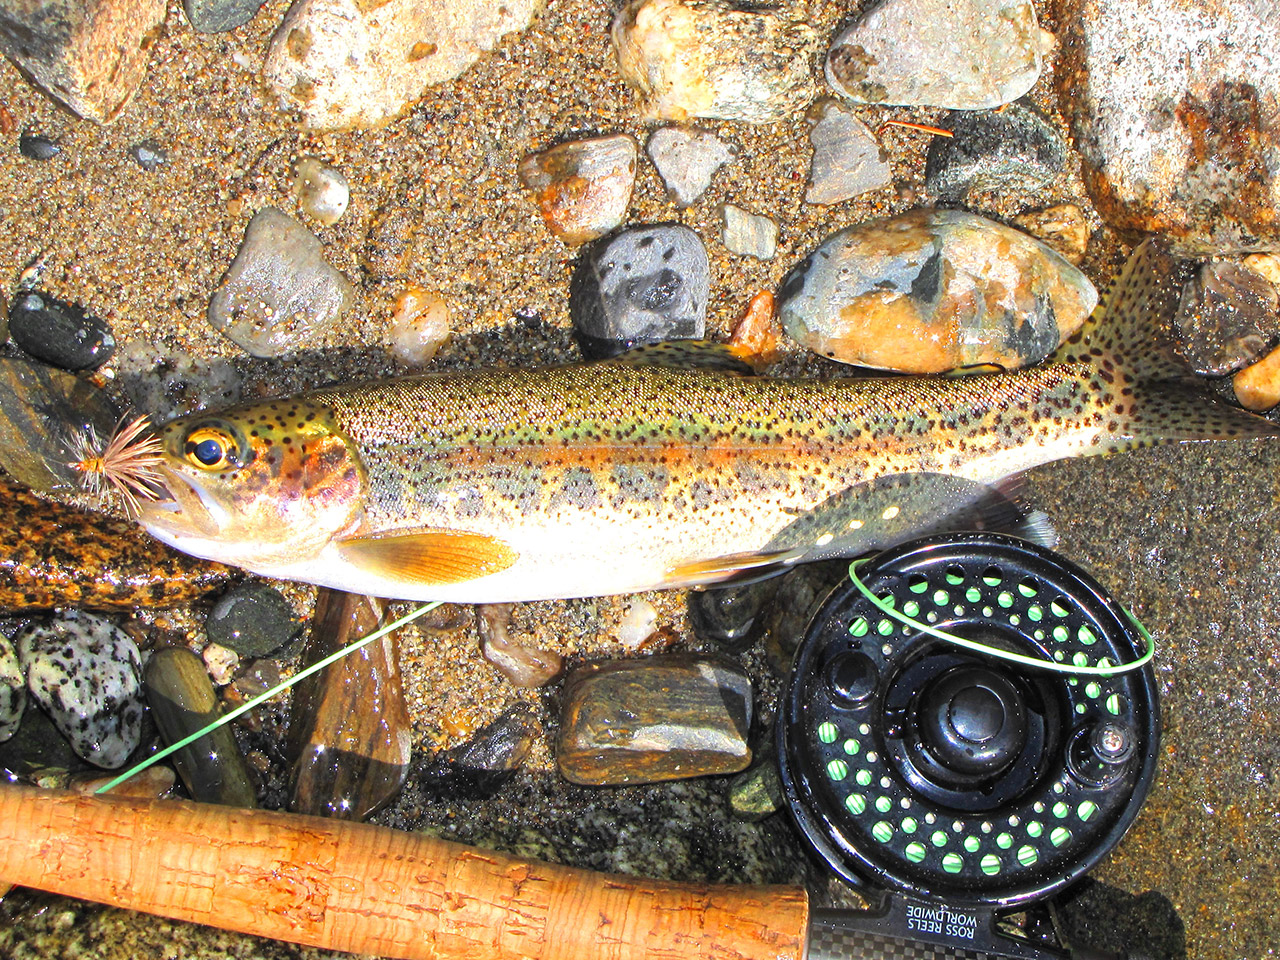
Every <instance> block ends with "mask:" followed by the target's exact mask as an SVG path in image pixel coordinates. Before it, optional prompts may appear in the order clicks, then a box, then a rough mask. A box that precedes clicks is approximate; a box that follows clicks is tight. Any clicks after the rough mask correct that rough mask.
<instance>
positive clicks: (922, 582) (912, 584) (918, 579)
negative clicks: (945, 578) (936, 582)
mask: <svg viewBox="0 0 1280 960" xmlns="http://www.w3.org/2000/svg"><path fill="white" fill-rule="evenodd" d="M907 588H908V589H909V590H910V591H911V592H912V593H924V592H925V591H926V590H928V589H929V578H928V577H926V576H925V575H924V574H923V573H913V574H912V575H911V579H910V580H908V581H907Z"/></svg>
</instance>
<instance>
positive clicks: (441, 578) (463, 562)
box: [335, 530, 518, 586]
mask: <svg viewBox="0 0 1280 960" xmlns="http://www.w3.org/2000/svg"><path fill="white" fill-rule="evenodd" d="M335 543H336V545H337V547H338V553H339V555H340V556H341V557H342V558H343V559H344V560H346V561H347V562H348V563H350V564H351V565H352V566H355V567H358V568H359V569H360V570H363V571H365V572H368V573H372V574H376V575H377V576H379V577H382V578H384V579H387V580H391V581H394V582H397V583H405V584H413V585H424V586H439V585H444V584H451V583H464V582H466V581H467V580H475V579H478V578H480V577H484V576H488V575H489V574H491V573H500V572H502V571H503V570H506V569H507V568H508V567H510V566H511V565H512V564H513V563H515V562H516V560H517V559H518V557H517V554H516V552H515V551H514V550H512V549H511V547H509V546H508V545H507V544H506V543H504V542H502V541H501V540H498V539H497V538H495V537H490V536H487V535H485V534H482V533H470V532H468V531H464V530H421V531H411V532H405V533H401V534H391V535H383V536H375V537H348V538H345V539H341V540H337V541H335Z"/></svg>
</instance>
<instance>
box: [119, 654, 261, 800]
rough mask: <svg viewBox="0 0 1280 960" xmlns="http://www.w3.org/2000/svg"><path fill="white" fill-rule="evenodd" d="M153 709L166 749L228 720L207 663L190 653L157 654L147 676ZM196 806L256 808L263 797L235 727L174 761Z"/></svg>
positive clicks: (209, 735)
mask: <svg viewBox="0 0 1280 960" xmlns="http://www.w3.org/2000/svg"><path fill="white" fill-rule="evenodd" d="M143 683H144V686H145V689H146V693H147V703H148V704H149V705H150V706H151V715H152V717H153V718H154V719H155V722H156V727H157V728H159V730H160V736H161V737H162V738H163V740H164V742H165V743H166V744H173V743H177V742H178V741H179V740H183V739H185V738H187V737H189V736H190V735H191V734H193V733H195V732H196V731H198V730H202V729H204V728H205V727H206V726H208V725H209V724H210V723H212V722H213V721H215V720H217V719H218V718H219V717H221V716H222V708H221V706H220V704H219V703H218V694H217V692H216V691H215V690H214V688H213V684H212V683H211V682H210V681H209V674H208V673H207V672H206V671H205V667H204V663H203V662H202V661H201V659H200V658H199V657H198V656H196V655H195V654H194V653H192V652H191V651H190V650H188V649H186V648H185V647H164V648H162V649H160V650H157V651H155V652H154V653H152V654H151V657H150V659H149V660H148V661H147V669H146V670H145V671H144V673H143ZM170 762H171V763H172V764H173V765H174V768H175V769H176V770H177V771H178V776H179V777H181V778H182V785H183V786H184V787H186V788H187V792H188V793H189V794H191V798H192V799H193V800H197V801H199V802H200V803H221V804H225V805H227V806H231V807H256V806H257V805H258V800H257V791H256V790H255V789H254V786H253V781H252V780H251V779H250V778H249V769H248V767H246V766H245V762H244V756H243V754H241V752H240V747H239V746H238V745H237V743H236V738H235V734H234V733H232V731H231V727H230V726H229V725H226V724H224V725H223V726H220V727H217V728H215V729H214V730H212V731H210V732H209V733H206V734H205V735H204V736H202V737H200V738H198V739H196V740H193V741H192V742H191V743H189V744H187V745H186V746H185V747H182V748H181V749H179V750H176V751H174V753H172V754H171V755H170Z"/></svg>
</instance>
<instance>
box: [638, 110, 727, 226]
mask: <svg viewBox="0 0 1280 960" xmlns="http://www.w3.org/2000/svg"><path fill="white" fill-rule="evenodd" d="M645 152H646V153H648V154H649V159H650V160H652V161H653V165H654V166H655V167H656V168H657V170H658V176H660V177H661V178H662V182H663V184H664V185H665V186H666V188H667V196H669V197H670V198H671V199H672V200H674V201H675V204H676V206H677V207H688V206H692V205H693V204H695V203H697V202H698V200H699V199H700V198H701V197H702V195H703V194H704V193H706V192H707V188H709V187H710V186H711V180H712V178H714V177H715V175H716V171H718V170H719V169H720V168H721V167H723V166H724V165H725V164H726V163H728V162H729V161H730V160H732V159H733V158H734V157H735V156H737V150H736V149H735V148H734V147H733V146H731V145H730V144H727V143H725V142H724V141H723V140H721V139H720V138H719V137H717V136H716V135H715V134H714V133H711V132H710V131H707V130H685V129H683V128H681V127H659V128H658V129H657V130H655V131H653V133H651V134H650V135H649V141H648V143H647V144H646V145H645Z"/></svg>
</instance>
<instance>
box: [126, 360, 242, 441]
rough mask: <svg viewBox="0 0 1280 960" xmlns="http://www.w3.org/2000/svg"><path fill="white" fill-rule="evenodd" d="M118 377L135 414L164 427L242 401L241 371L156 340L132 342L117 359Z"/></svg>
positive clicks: (221, 362)
mask: <svg viewBox="0 0 1280 960" xmlns="http://www.w3.org/2000/svg"><path fill="white" fill-rule="evenodd" d="M116 375H117V379H118V380H119V382H120V385H121V386H123V387H124V390H125V393H127V394H128V395H129V402H130V403H131V404H132V405H133V408H134V409H135V410H138V411H140V412H142V413H145V414H146V415H147V416H149V417H150V418H151V420H152V422H154V423H165V422H167V421H169V420H172V419H173V418H174V417H180V416H183V415H185V414H188V413H195V412H196V411H198V410H211V409H212V410H217V409H219V408H221V407H229V406H231V405H232V404H233V403H237V402H238V401H239V400H240V395H241V391H242V388H243V382H242V380H241V375H240V371H239V370H238V369H237V368H236V366H235V365H234V364H233V363H231V362H230V361H229V360H224V359H221V358H213V359H209V360H206V359H204V358H202V357H195V356H192V355H191V354H190V353H188V352H187V351H185V350H181V349H167V348H166V347H164V346H163V345H162V344H159V343H157V342H155V341H153V340H132V341H130V342H129V343H127V344H125V345H124V346H123V347H122V348H121V350H120V352H119V353H118V354H117V355H116Z"/></svg>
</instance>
